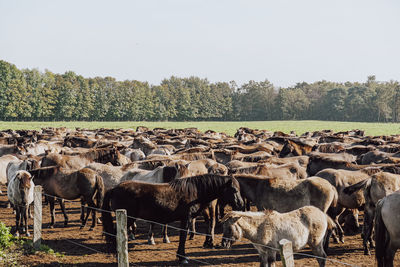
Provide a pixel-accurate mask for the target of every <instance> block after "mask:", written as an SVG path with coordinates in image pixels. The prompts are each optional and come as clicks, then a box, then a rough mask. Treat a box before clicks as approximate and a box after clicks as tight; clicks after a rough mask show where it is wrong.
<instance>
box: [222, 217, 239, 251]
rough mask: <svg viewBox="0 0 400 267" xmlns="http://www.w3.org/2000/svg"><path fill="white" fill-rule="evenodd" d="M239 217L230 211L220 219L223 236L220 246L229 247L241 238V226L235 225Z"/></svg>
mask: <svg viewBox="0 0 400 267" xmlns="http://www.w3.org/2000/svg"><path fill="white" fill-rule="evenodd" d="M240 218H241V217H240V216H239V215H237V214H235V212H230V213H228V214H226V215H225V217H224V218H223V219H222V221H221V222H222V223H223V236H222V241H221V247H223V248H231V247H232V245H233V243H235V241H237V240H240V239H241V238H242V235H243V233H242V228H241V227H239V226H238V225H237V222H238V221H239V219H240Z"/></svg>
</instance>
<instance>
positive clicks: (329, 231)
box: [323, 214, 337, 254]
mask: <svg viewBox="0 0 400 267" xmlns="http://www.w3.org/2000/svg"><path fill="white" fill-rule="evenodd" d="M326 222H327V227H326V231H325V237H324V241H323V247H324V251H325V253H327V254H328V250H329V240H330V238H331V235H332V232H333V231H334V230H335V229H336V228H337V225H336V223H335V222H334V221H333V220H332V218H331V217H330V216H329V215H328V214H326Z"/></svg>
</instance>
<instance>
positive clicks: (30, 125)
mask: <svg viewBox="0 0 400 267" xmlns="http://www.w3.org/2000/svg"><path fill="white" fill-rule="evenodd" d="M49 126H51V127H61V126H64V127H67V128H70V129H74V128H75V127H80V128H88V129H96V128H124V129H126V128H133V129H136V127H137V126H147V127H149V128H154V127H162V128H168V129H169V128H186V127H196V128H198V129H199V130H201V131H206V130H209V129H210V130H214V131H217V132H225V133H227V134H229V135H233V134H234V133H235V132H236V130H237V129H238V128H239V127H249V128H252V129H266V130H270V131H283V132H285V133H289V132H290V131H292V130H293V131H295V132H296V133H297V134H302V133H304V132H307V131H315V130H323V129H332V130H334V131H345V130H352V129H362V130H365V133H366V135H390V134H400V123H399V124H398V123H365V122H337V121H239V122H238V121H235V122H232V121H229V122H225V121H224V122H222V121H221V122H220V121H212V122H210V121H200V122H146V121H139V122H136V121H132V122H129V121H125V122H106V121H105V122H85V121H72V122H71V121H68V122H65V121H58V122H5V121H0V130H5V129H14V130H17V129H36V130H38V129H40V128H42V127H49Z"/></svg>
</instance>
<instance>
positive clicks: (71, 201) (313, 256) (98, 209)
mask: <svg viewBox="0 0 400 267" xmlns="http://www.w3.org/2000/svg"><path fill="white" fill-rule="evenodd" d="M42 194H43V195H44V196H48V197H52V198H55V199H59V200H63V201H64V202H69V203H79V202H80V201H73V200H68V199H64V198H60V197H57V196H53V195H49V194H46V193H43V192H42ZM79 205H80V206H81V207H83V208H87V209H93V210H96V211H99V212H108V213H112V211H109V210H103V209H100V208H96V207H89V206H85V205H82V204H79ZM127 218H131V219H134V220H137V221H143V222H147V223H151V224H155V225H160V226H163V227H165V226H167V227H168V228H170V229H174V230H177V231H185V232H187V233H194V234H195V235H201V236H206V237H207V236H208V237H212V235H210V234H206V233H200V232H196V231H191V230H190V229H182V228H179V227H175V226H172V225H168V224H163V223H159V222H156V221H151V220H146V219H142V218H138V217H134V216H130V215H127ZM93 230H94V231H96V232H101V233H103V234H106V235H110V236H113V237H116V235H115V234H112V233H108V232H104V231H100V230H95V229H93ZM217 238H221V239H225V240H228V241H235V242H237V243H242V244H251V245H253V246H261V247H264V248H267V249H271V250H274V251H277V252H280V250H279V249H277V248H274V247H271V246H267V245H264V244H258V243H254V242H246V241H242V240H234V239H231V238H226V237H217ZM66 240H68V239H66ZM69 241H70V242H73V241H71V240H69ZM73 243H75V242H73ZM76 244H78V243H76ZM78 245H80V246H83V247H86V246H84V245H82V244H78ZM86 248H88V249H91V250H93V251H96V252H98V253H103V252H99V251H97V250H95V249H92V248H89V247H86ZM165 252H166V253H169V254H175V255H177V256H180V257H184V258H186V259H187V260H189V261H195V262H199V263H201V264H205V265H213V264H210V263H208V262H205V261H201V260H197V259H189V258H187V257H186V256H182V255H179V254H177V253H172V252H169V251H165ZM292 254H293V255H301V256H306V257H309V258H316V259H323V260H327V261H331V262H334V263H340V264H343V265H346V266H354V267H357V266H358V265H355V264H350V263H346V262H342V261H338V260H334V259H329V258H324V257H319V256H315V255H311V254H306V253H300V252H293V253H292Z"/></svg>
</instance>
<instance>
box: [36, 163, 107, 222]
mask: <svg viewBox="0 0 400 267" xmlns="http://www.w3.org/2000/svg"><path fill="white" fill-rule="evenodd" d="M30 173H31V174H32V176H34V183H35V184H37V185H41V186H42V187H43V191H44V193H45V194H46V195H47V197H48V201H49V203H50V215H51V223H50V228H53V227H54V216H55V214H54V213H55V212H54V201H55V198H56V197H57V198H60V199H61V198H62V199H68V200H74V199H77V198H80V199H81V202H82V205H84V204H85V203H87V204H88V206H89V209H88V212H87V214H86V217H85V218H84V212H83V206H82V213H81V222H82V226H81V229H82V228H83V227H84V226H85V225H86V221H87V219H88V217H89V215H90V213H91V212H92V226H91V227H90V230H93V228H94V227H95V226H96V212H95V211H94V210H92V209H90V207H97V208H99V207H101V205H102V202H103V197H104V184H103V179H102V178H101V176H100V175H98V174H97V173H96V172H95V171H94V170H92V169H89V168H83V169H81V170H79V171H66V170H65V169H63V168H60V167H59V166H51V167H43V168H39V169H35V170H31V171H30ZM94 198H96V200H97V205H96V204H95V203H94ZM60 206H61V210H62V212H63V214H64V218H65V221H64V226H67V225H68V216H67V214H66V212H65V207H64V204H63V202H62V201H60Z"/></svg>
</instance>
